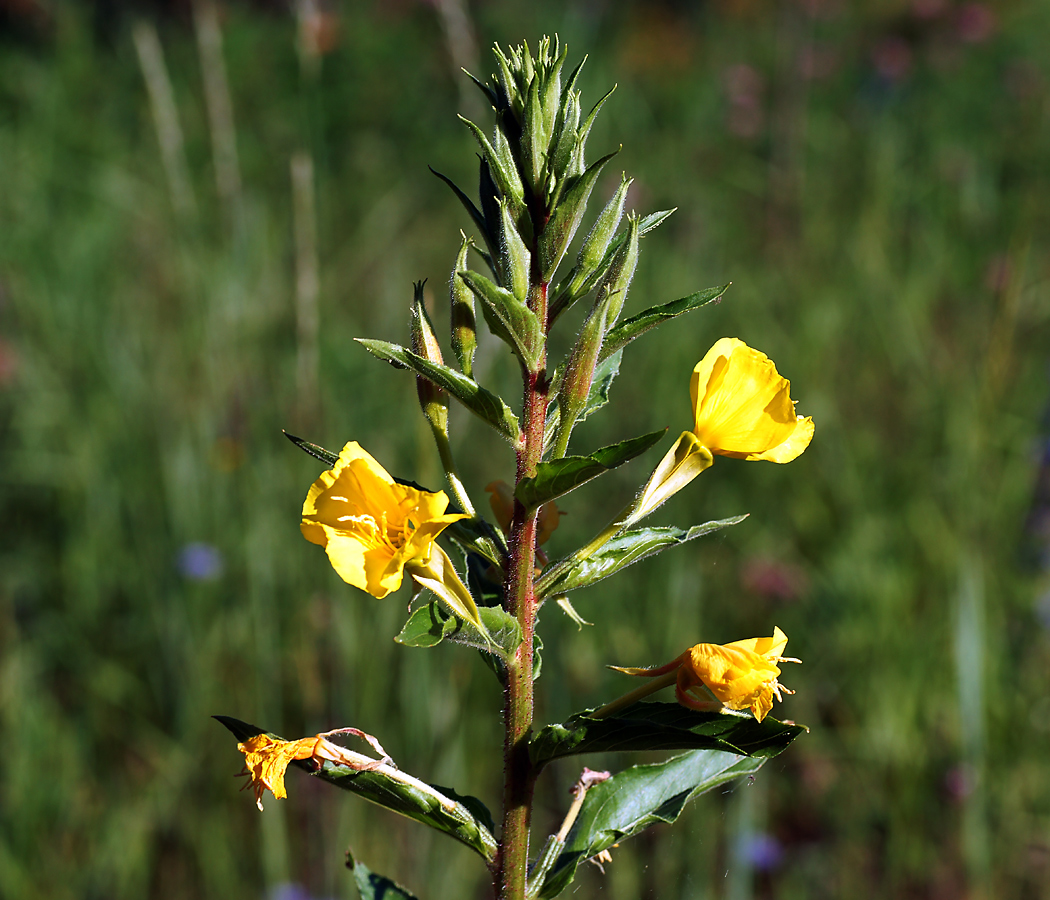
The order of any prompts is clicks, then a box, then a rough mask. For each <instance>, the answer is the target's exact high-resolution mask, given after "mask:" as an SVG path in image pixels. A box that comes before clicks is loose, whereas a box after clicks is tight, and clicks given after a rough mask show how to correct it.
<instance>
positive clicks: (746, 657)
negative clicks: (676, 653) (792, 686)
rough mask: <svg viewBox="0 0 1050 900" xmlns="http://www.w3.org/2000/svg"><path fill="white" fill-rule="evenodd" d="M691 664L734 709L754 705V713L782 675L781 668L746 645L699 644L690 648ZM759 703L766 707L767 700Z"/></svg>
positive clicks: (711, 689)
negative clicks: (745, 647) (761, 699)
mask: <svg viewBox="0 0 1050 900" xmlns="http://www.w3.org/2000/svg"><path fill="white" fill-rule="evenodd" d="M688 665H689V668H690V669H691V670H692V672H693V674H694V675H695V676H696V677H697V678H699V679H700V681H702V682H703V683H704V684H705V685H706V686H707V688H708V690H710V691H711V693H712V694H714V695H715V697H717V698H718V699H719V700H720V701H721V702H722V703H724V704H725V705H726V706H728V707H729V708H730V709H747V708H749V707H751V708H752V712H755V706H756V701H757V700H758V699H759V698H761V697H762V695H763V694H765V693H766V692H767V691H768V692H771V691H772V689H771V688H770V687H769V685H771V684H772V683H775V682H776V679H777V676H778V675H779V674H780V669H779V668H777V666H776V665H775V664H774V663H773V662H771V661H770V660H769V659H767V658H766V657H764V656H760V655H759V654H757V653H754V652H753V651H751V650H747V649H744V648H742V647H733V646H722V645H720V644H697V645H696V646H695V647H693V648H692V649H691V650H690V651H689V663H688ZM758 706H760V707H761V706H764V700H763V701H762V702H761V703H759V704H758ZM770 707H772V702H771V701H770ZM767 712H768V710H767ZM764 715H765V713H763V716H764ZM756 716H757V713H756Z"/></svg>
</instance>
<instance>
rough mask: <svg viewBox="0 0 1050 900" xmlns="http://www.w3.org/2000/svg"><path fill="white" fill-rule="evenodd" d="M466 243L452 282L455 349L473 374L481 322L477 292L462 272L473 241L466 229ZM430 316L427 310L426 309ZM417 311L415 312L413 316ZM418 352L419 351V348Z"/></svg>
mask: <svg viewBox="0 0 1050 900" xmlns="http://www.w3.org/2000/svg"><path fill="white" fill-rule="evenodd" d="M460 234H461V235H463V243H462V245H461V246H460V248H459V255H458V256H457V257H456V265H455V267H454V268H453V269H452V279H451V281H450V283H449V300H450V305H451V312H452V352H453V353H455V354H456V359H457V360H458V361H459V367H460V369H461V370H462V371H463V374H464V375H467V376H469V377H473V373H474V352H475V351H476V350H477V347H478V323H477V316H476V313H475V311H474V292H473V291H472V290H471V289H470V288H469V287H467V285H466V283H465V282H464V281H463V279H462V278H460V277H459V273H460V272H465V271H467V251H468V250H469V249H470V246H471V243H472V242H471V240H470V238H468V237H467V236H466V235H465V234H463V232H462V231H461V232H460ZM423 314H424V315H426V310H423ZM414 318H415V313H414V311H413V319H414ZM416 352H418V351H416Z"/></svg>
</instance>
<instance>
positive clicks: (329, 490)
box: [300, 441, 467, 598]
mask: <svg viewBox="0 0 1050 900" xmlns="http://www.w3.org/2000/svg"><path fill="white" fill-rule="evenodd" d="M447 507H448V496H447V495H446V494H445V492H444V491H438V492H437V493H436V494H432V493H430V492H428V491H421V490H417V489H416V488H413V487H408V486H407V485H403V484H398V483H397V482H396V481H394V479H393V478H391V477H390V474H389V473H388V472H387V471H386V469H384V468H383V467H382V466H381V465H379V463H377V462H376V461H375V460H374V459H373V458H372V457H371V456H370V455H369V454H368V453H367V452H365V451H364V450H363V449H362V448H361V446H360V444H358V443H357V442H356V441H351V442H350V443H349V444H347V445H346V446H345V447H343V452H342V453H340V454H339V461H338V462H337V463H336V464H335V466H334V468H332V469H329V470H328V471H326V472H322V473H321V477H320V478H318V479H317V481H315V482H314V483H313V485H312V486H311V488H310V492H309V493H308V494H307V495H306V502H305V503H304V504H303V521H302V525H301V526H300V527H301V529H302V532H303V536H304V537H305V538H306V539H307V540H308V541H311V542H313V543H315V544H320V545H321V546H322V547H324V548H325V552H326V553H327V554H328V558H329V559H330V560H331V562H332V567H333V568H334V569H335V570H336V572H338V573H339V577H340V578H342V579H343V581H345V582H347V583H348V584H352V585H353V586H354V587H357V588H360V589H361V590H363V591H368V593H370V594H371V595H372V596H373V597H378V598H382V597H385V596H386V595H387V594H389V593H391V592H392V591H396V590H397V589H398V588H399V587H401V580H402V577H403V573H404V570H405V567H406V566H408V567H410V568H411V567H412V566H416V565H422V566H425V565H426V564H427V563H428V562H429V561H430V557H431V555H432V554H433V553H434V552H435V551H436V550H439V549H440V548H438V547H436V545H435V544H434V539H435V538H436V537H437V536H438V535H439V534H440V533H441V532H442V531H443V530H444V529H445V528H447V527H448V526H449V525H451V524H452V523H453V522H458V521H459V520H460V519H465V518H467V516H466V515H465V514H462V513H461V514H458V515H445V514H444V513H445V509H446V508H447Z"/></svg>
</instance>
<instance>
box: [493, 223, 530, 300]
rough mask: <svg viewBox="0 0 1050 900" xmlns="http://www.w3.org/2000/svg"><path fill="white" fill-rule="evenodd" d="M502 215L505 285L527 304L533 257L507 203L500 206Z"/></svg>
mask: <svg viewBox="0 0 1050 900" xmlns="http://www.w3.org/2000/svg"><path fill="white" fill-rule="evenodd" d="M500 214H501V223H502V228H501V231H502V235H503V242H502V243H503V248H502V249H503V252H502V256H503V283H504V286H505V287H508V288H510V290H511V292H512V293H513V294H514V296H515V297H517V298H518V299H519V300H520V301H521V302H522V303H525V302H526V299H527V297H528V293H529V269H530V267H531V265H532V255H531V254H530V253H529V251H528V249H527V248H526V247H525V242H524V241H523V240H522V239H521V235H520V234H518V229H517V228H516V227H515V225H514V220H513V219H511V217H510V210H509V209H508V208H507V204H506V203H501V204H500Z"/></svg>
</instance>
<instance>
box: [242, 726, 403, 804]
mask: <svg viewBox="0 0 1050 900" xmlns="http://www.w3.org/2000/svg"><path fill="white" fill-rule="evenodd" d="M332 734H352V735H354V737H359V738H361V740H363V741H366V742H367V743H368V744H369V746H370V747H372V749H373V750H375V751H376V753H378V754H379V755H380V756H381V757H382V758H381V759H372V758H371V757H368V756H365V755H364V754H361V753H355V752H353V751H352V750H347V749H346V748H345V747H340V746H339V745H338V744H333V743H332V742H331V741H329V740H327V738H328V736H329V735H332ZM237 749H238V750H240V751H241V753H243V754H244V768H245V771H244V772H243V773H242V774H245V775H248V776H250V778H251V780H250V781H249V782H248V783H247V784H246V785H245V787H251V788H252V791H253V792H254V793H255V805H256V806H258V807H259V809H260V810H261V809H262V808H263V805H262V798H263V792H264V791H270V793H272V794H273V795H274V797H275V798H276V799H278V800H282V799H284V798H285V797H287V796H288V793H287V791H285V789H284V773H285V772H286V771H287V770H288V766H289V765H291V763H292V761H293V760H296V759H312V760H313V761H314V763H316V764H317V765H319V766H320V765H323V764H324V761H325V760H328V761H330V762H334V763H337V764H338V765H341V766H349V767H350V768H351V769H354V770H356V771H358V772H368V771H371V770H373V769H378V768H379V767H380V766H383V765H386V764H388V763H390V762H392V760H391V759H390V757H389V756H388V755H387V752H386V751H385V750H384V749H383V747H382V745H381V744H380V743H379V741H378V740H376V739H375V738H374V737H372V735H370V734H365V733H364V732H363V731H359V730H358V729H356V728H337V729H335V730H334V731H325V732H323V733H322V734H318V735H314V736H313V737H308V738H301V739H300V740H298V741H282V740H279V739H278V738H272V737H270V736H269V735H268V734H257V735H256V736H255V737H253V738H249V739H248V740H246V741H244V742H242V743H240V744H238V745H237Z"/></svg>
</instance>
